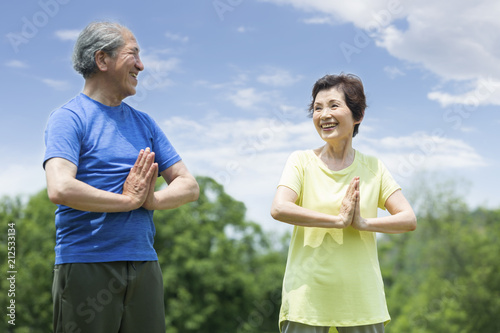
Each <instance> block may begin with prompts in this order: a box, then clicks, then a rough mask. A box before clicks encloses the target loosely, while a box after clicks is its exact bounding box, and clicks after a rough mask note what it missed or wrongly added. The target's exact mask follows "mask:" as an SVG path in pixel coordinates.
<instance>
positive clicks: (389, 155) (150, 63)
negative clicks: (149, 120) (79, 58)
mask: <svg viewBox="0 0 500 333" xmlns="http://www.w3.org/2000/svg"><path fill="white" fill-rule="evenodd" d="M5 6H6V7H7V11H6V12H7V13H8V15H5V16H4V19H3V20H2V22H1V23H0V27H1V33H2V37H3V38H2V52H1V54H0V65H1V66H2V70H3V72H4V75H6V77H7V78H6V80H4V81H3V83H2V95H3V98H2V101H3V103H2V104H1V106H0V108H1V117H2V121H1V122H0V163H1V164H2V166H3V167H2V168H1V169H0V195H18V194H20V195H29V194H33V193H36V192H37V191H39V190H41V189H43V188H44V187H45V176H44V172H43V169H42V166H41V165H42V158H43V153H44V143H43V131H44V128H45V124H46V121H47V118H48V115H49V113H50V112H51V111H52V110H54V109H55V108H57V107H59V106H61V105H62V104H64V103H65V102H66V101H68V100H69V99H71V98H72V97H73V96H74V95H76V94H78V93H79V92H80V91H81V89H82V87H83V79H82V78H81V77H80V76H79V75H78V74H77V73H76V72H75V71H74V70H73V69H72V65H71V61H70V58H71V53H72V48H73V44H74V40H75V38H76V36H77V34H78V32H79V31H80V30H81V29H83V28H84V27H85V26H86V25H87V24H88V23H89V22H91V21H95V20H113V21H118V22H119V23H121V24H123V25H125V26H127V27H129V28H130V29H131V30H132V32H133V33H134V34H135V36H136V38H137V40H138V42H139V44H140V46H141V57H142V60H143V62H144V64H145V67H146V69H145V71H143V72H142V73H141V74H140V75H139V82H140V83H139V86H138V92H137V95H136V96H133V97H129V98H128V99H126V102H127V103H129V104H131V105H133V106H134V107H136V108H138V109H140V110H142V111H145V112H147V113H149V114H150V115H152V116H153V117H154V119H155V120H156V121H157V122H158V123H159V124H160V126H161V127H162V128H163V129H164V131H165V132H166V134H167V136H168V137H169V139H170V140H171V141H172V143H173V144H174V146H175V147H176V149H177V150H178V151H179V153H180V154H181V156H182V157H183V159H184V161H185V163H186V164H187V166H188V167H189V169H190V170H191V172H192V173H194V174H196V175H206V176H210V177H213V178H214V179H216V180H217V181H219V182H220V183H222V184H223V185H224V186H225V189H226V191H227V192H228V193H229V194H231V195H232V196H233V197H235V198H236V199H238V200H241V201H243V202H244V203H245V204H246V206H247V208H248V216H249V218H251V219H252V220H254V221H256V222H259V223H261V224H262V225H263V226H264V227H265V228H267V229H269V230H272V229H278V228H282V226H280V225H279V223H278V222H274V221H272V219H271V218H270V217H269V208H270V204H271V201H272V198H273V195H274V191H275V186H276V183H277V182H278V180H279V177H280V175H281V171H282V168H283V166H284V163H285V161H286V158H287V157H288V155H289V154H290V153H291V152H292V151H294V150H297V149H310V148H316V147H318V146H320V145H321V144H322V141H321V140H320V139H319V137H318V135H317V133H316V131H315V129H314V127H313V125H312V122H311V120H310V118H308V117H307V116H306V115H307V113H306V109H307V105H308V103H309V102H310V91H311V88H312V85H313V84H314V82H315V81H316V80H317V79H318V78H319V77H321V76H323V75H325V74H336V73H340V72H346V73H354V74H356V75H358V76H360V77H361V79H362V80H363V83H364V85H365V92H366V94H367V98H368V105H369V107H368V109H367V110H366V115H365V119H364V121H363V123H362V124H361V127H360V132H359V134H358V136H357V137H356V138H355V139H354V141H353V145H354V147H355V148H356V149H358V150H359V151H362V152H364V153H368V154H372V155H376V156H377V157H379V158H380V159H382V160H383V161H384V163H385V164H386V165H387V166H388V168H389V169H390V171H391V172H392V173H393V175H394V177H395V178H396V180H397V181H398V182H399V183H400V184H401V185H402V187H403V190H404V191H408V192H410V191H411V190H412V189H415V188H417V187H416V186H417V185H416V184H419V183H421V182H423V181H424V180H425V181H428V182H434V181H437V182H439V181H442V180H449V179H454V180H456V182H457V183H458V184H459V188H460V189H461V190H462V191H463V194H464V197H465V199H466V201H467V202H468V203H469V204H470V205H471V206H472V207H474V206H477V205H483V206H488V207H495V208H496V207H499V206H500V195H499V194H498V190H497V189H498V188H499V187H500V177H498V172H497V170H498V169H499V164H500V163H499V162H500V157H499V156H500V154H499V152H500V149H499V147H498V146H499V142H500V140H499V139H500V138H499V136H500V132H499V131H498V130H497V129H498V128H499V127H500V112H499V108H500V24H499V23H498V20H497V16H498V13H499V12H500V3H499V2H498V1H496V0H483V1H468V0H459V1H451V0H450V1H431V0H422V1H418V2H415V1H407V0H389V1H382V0H372V1H369V0H353V1H349V2H348V3H346V2H345V1H334V0H331V1H327V0H261V1H250V0H215V1H213V0H208V1H201V0H198V1H193V0H185V1H152V0H150V1H143V2H141V3H139V2H136V1H134V2H132V1H128V0H125V1H123V0H122V1H95V0H88V1H77V0H40V1H16V2H14V1H9V2H8V4H6V5H5ZM431 186H432V184H431Z"/></svg>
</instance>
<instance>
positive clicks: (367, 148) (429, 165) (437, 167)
mask: <svg viewBox="0 0 500 333" xmlns="http://www.w3.org/2000/svg"><path fill="white" fill-rule="evenodd" d="M358 143H359V147H360V151H364V152H367V153H370V154H373V155H375V156H377V157H379V158H380V159H382V160H383V161H384V162H385V163H386V165H387V166H388V168H389V170H391V172H392V173H393V174H394V176H395V177H397V178H399V179H409V178H411V177H412V176H413V175H414V174H415V173H416V172H419V171H422V170H428V171H429V170H430V171H441V172H447V171H450V170H467V169H471V168H479V167H485V166H488V163H487V162H486V160H485V159H484V158H483V157H482V156H481V155H479V153H477V152H476V151H475V149H474V148H473V147H472V146H470V145H469V144H467V143H465V142H464V141H462V140H459V139H452V138H448V137H447V136H446V135H445V133H444V131H442V130H441V129H436V130H435V131H434V132H433V133H427V132H416V133H413V134H411V135H408V136H402V137H382V138H369V137H366V136H365V137H361V138H359V141H358ZM373 147H376V148H373Z"/></svg>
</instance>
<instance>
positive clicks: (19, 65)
mask: <svg viewBox="0 0 500 333" xmlns="http://www.w3.org/2000/svg"><path fill="white" fill-rule="evenodd" d="M5 66H7V67H12V68H27V67H28V65H27V64H26V63H25V62H23V61H21V60H11V61H7V62H6V63H5Z"/></svg>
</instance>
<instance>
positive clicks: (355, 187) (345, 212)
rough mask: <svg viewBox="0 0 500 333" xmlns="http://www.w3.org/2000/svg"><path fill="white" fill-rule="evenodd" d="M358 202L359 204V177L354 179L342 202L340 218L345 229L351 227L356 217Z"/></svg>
mask: <svg viewBox="0 0 500 333" xmlns="http://www.w3.org/2000/svg"><path fill="white" fill-rule="evenodd" d="M357 202H359V177H354V178H353V179H352V180H351V183H350V184H349V187H348V188H347V192H346V194H345V197H344V199H343V200H342V205H341V206H340V213H339V217H340V219H341V222H342V225H343V227H344V228H347V227H348V226H350V225H351V223H352V221H353V218H354V215H355V211H356V207H357Z"/></svg>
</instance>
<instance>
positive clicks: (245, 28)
mask: <svg viewBox="0 0 500 333" xmlns="http://www.w3.org/2000/svg"><path fill="white" fill-rule="evenodd" d="M254 30H255V29H254V28H250V27H245V26H239V27H238V29H236V31H238V32H239V33H245V32H250V31H254Z"/></svg>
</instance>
